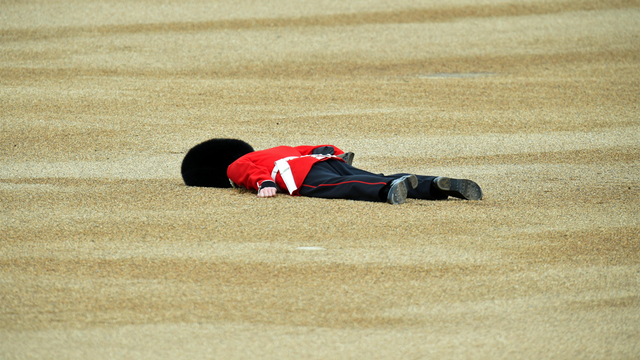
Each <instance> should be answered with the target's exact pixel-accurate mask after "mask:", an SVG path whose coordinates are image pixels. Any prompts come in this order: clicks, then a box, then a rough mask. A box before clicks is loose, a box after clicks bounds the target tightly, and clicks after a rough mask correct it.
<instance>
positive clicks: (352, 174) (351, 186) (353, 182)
mask: <svg viewBox="0 0 640 360" xmlns="http://www.w3.org/2000/svg"><path fill="white" fill-rule="evenodd" d="M404 175H407V174H394V175H383V174H374V173H371V172H368V171H365V170H361V169H358V168H355V167H353V166H351V165H349V164H347V163H345V162H342V161H339V160H326V161H322V162H319V163H316V164H315V165H313V167H312V168H311V171H309V174H308V175H307V177H306V178H305V179H304V181H303V183H302V186H301V187H300V190H299V192H300V195H302V196H309V197H319V198H326V199H349V200H364V201H386V200H387V197H386V194H387V192H388V188H389V187H388V186H387V185H388V184H389V183H390V182H391V181H393V180H395V179H397V178H399V177H401V176H404ZM416 176H417V177H418V186H417V187H416V188H415V189H408V190H409V192H408V194H407V197H408V198H413V199H425V200H443V199H446V198H447V196H446V195H443V194H438V191H437V189H432V187H431V181H432V180H433V179H434V178H435V176H425V175H416ZM385 190H386V192H385Z"/></svg>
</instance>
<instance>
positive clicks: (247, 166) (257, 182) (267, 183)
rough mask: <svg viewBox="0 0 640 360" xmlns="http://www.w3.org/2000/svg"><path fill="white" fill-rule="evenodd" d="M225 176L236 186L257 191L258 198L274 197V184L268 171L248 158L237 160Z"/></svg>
mask: <svg viewBox="0 0 640 360" xmlns="http://www.w3.org/2000/svg"><path fill="white" fill-rule="evenodd" d="M227 176H228V177H229V179H230V180H231V181H233V182H234V183H235V184H237V185H240V186H243V187H245V188H247V189H251V190H256V191H258V197H272V196H275V195H276V190H277V189H276V183H275V182H274V181H273V179H272V178H271V173H270V172H269V169H266V168H264V167H262V166H259V165H257V164H255V163H254V162H253V161H251V160H250V159H249V158H242V159H238V160H236V161H235V162H233V163H232V164H231V165H229V168H228V169H227Z"/></svg>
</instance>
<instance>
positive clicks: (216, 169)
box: [181, 139, 253, 188]
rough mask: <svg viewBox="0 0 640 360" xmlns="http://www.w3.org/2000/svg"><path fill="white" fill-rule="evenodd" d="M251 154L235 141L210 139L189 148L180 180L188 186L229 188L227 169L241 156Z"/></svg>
mask: <svg viewBox="0 0 640 360" xmlns="http://www.w3.org/2000/svg"><path fill="white" fill-rule="evenodd" d="M250 152H253V148H252V147H251V145H249V144H247V143H246V142H244V141H242V140H237V139H211V140H207V141H205V142H203V143H201V144H198V145H196V146H194V147H193V148H191V150H189V151H188V152H187V155H185V157H184V160H182V167H181V173H182V179H183V180H184V183H185V184H186V185H188V186H204V187H217V188H227V187H231V184H230V183H229V178H227V168H228V167H229V165H231V163H232V162H234V161H236V160H238V159H239V158H240V157H241V156H243V155H245V154H248V153H250Z"/></svg>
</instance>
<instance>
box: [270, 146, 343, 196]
mask: <svg viewBox="0 0 640 360" xmlns="http://www.w3.org/2000/svg"><path fill="white" fill-rule="evenodd" d="M309 156H311V157H315V158H317V159H325V158H330V157H337V156H334V155H315V154H314V155H302V156H289V157H286V158H283V159H280V160H277V161H276V162H275V166H274V167H273V171H272V172H271V178H272V179H273V181H276V175H278V173H280V176H281V177H282V181H284V184H285V185H286V186H287V190H288V191H289V194H293V192H294V191H296V190H297V189H298V186H297V185H296V181H295V180H294V179H293V173H292V172H291V167H290V166H289V160H293V159H298V158H302V157H309Z"/></svg>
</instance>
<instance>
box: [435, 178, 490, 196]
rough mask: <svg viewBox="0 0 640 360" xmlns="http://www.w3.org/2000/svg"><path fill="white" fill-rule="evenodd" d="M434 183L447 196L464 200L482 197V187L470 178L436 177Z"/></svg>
mask: <svg viewBox="0 0 640 360" xmlns="http://www.w3.org/2000/svg"><path fill="white" fill-rule="evenodd" d="M435 184H436V186H437V187H438V189H440V190H441V191H442V192H444V193H445V194H447V195H449V196H453V197H456V198H458V199H464V200H480V199H482V189H480V186H479V185H478V184H476V183H475V182H473V181H471V180H466V179H452V178H448V177H439V178H436V180H435Z"/></svg>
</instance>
